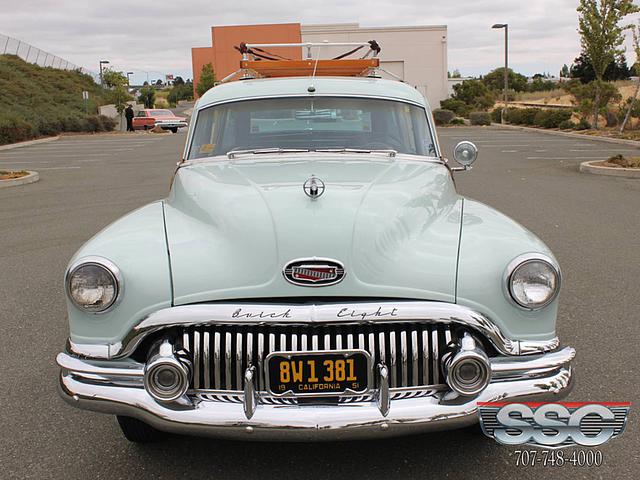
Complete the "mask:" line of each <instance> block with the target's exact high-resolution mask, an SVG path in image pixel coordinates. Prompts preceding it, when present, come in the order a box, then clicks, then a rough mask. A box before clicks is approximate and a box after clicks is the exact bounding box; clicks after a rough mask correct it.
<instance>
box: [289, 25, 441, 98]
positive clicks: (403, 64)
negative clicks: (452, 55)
mask: <svg viewBox="0 0 640 480" xmlns="http://www.w3.org/2000/svg"><path fill="white" fill-rule="evenodd" d="M301 34H302V41H303V42H323V41H325V40H326V41H328V42H366V41H369V40H376V41H377V42H378V44H379V45H380V47H381V49H382V50H381V52H380V66H381V67H382V69H384V70H386V71H387V72H389V73H390V74H391V75H389V78H392V77H393V76H396V77H399V78H400V79H402V80H403V81H405V82H406V83H408V84H409V85H412V86H414V87H415V88H417V89H418V90H419V91H420V92H421V93H422V94H423V95H424V96H425V97H426V98H427V99H428V100H429V103H430V104H431V107H432V108H439V107H440V101H441V100H444V99H446V98H447V97H448V93H449V85H448V83H449V82H448V80H447V27H446V26H445V25H432V26H410V27H360V26H359V24H357V23H338V24H324V25H302V26H301ZM341 53H344V48H333V49H332V48H329V47H327V48H326V49H323V52H321V54H320V58H331V57H332V56H336V55H339V54H341ZM314 55H315V52H314ZM383 75H384V76H386V74H383Z"/></svg>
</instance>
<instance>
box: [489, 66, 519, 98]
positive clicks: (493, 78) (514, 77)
mask: <svg viewBox="0 0 640 480" xmlns="http://www.w3.org/2000/svg"><path fill="white" fill-rule="evenodd" d="M508 72H509V88H510V89H511V90H515V91H516V92H524V91H526V90H527V77H525V76H524V75H521V74H519V73H516V72H514V71H513V70H512V69H509V70H508ZM482 83H484V84H485V85H486V86H487V88H489V90H492V91H494V92H501V91H503V90H504V67H501V68H496V69H495V70H493V71H492V72H490V73H487V74H486V75H485V76H484V77H483V78H482Z"/></svg>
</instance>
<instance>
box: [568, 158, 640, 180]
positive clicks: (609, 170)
mask: <svg viewBox="0 0 640 480" xmlns="http://www.w3.org/2000/svg"><path fill="white" fill-rule="evenodd" d="M601 161H602V160H592V161H590V162H582V163H581V164H580V171H581V172H583V173H592V174H594V175H608V176H610V177H624V178H640V169H638V168H614V167H601V166H597V165H594V163H598V162H601Z"/></svg>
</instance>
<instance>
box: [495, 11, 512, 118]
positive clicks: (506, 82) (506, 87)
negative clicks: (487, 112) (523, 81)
mask: <svg viewBox="0 0 640 480" xmlns="http://www.w3.org/2000/svg"><path fill="white" fill-rule="evenodd" d="M491 28H495V29H500V28H504V107H503V108H502V114H501V116H500V117H501V122H502V123H505V118H504V114H505V112H506V111H507V105H508V103H509V97H508V90H509V24H507V23H496V24H495V25H494V26H493V27H491Z"/></svg>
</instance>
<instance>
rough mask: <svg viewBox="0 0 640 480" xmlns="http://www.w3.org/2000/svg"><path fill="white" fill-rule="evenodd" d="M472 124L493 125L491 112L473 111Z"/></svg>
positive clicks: (470, 115) (470, 116) (470, 117)
mask: <svg viewBox="0 0 640 480" xmlns="http://www.w3.org/2000/svg"><path fill="white" fill-rule="evenodd" d="M469 120H471V125H491V114H490V113H489V112H472V113H470V114H469Z"/></svg>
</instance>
